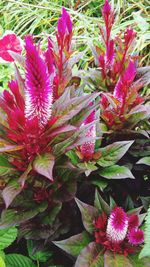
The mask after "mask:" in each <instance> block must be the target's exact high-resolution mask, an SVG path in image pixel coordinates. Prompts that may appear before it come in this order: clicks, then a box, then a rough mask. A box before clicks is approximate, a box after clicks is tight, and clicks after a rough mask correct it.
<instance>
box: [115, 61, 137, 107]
mask: <svg viewBox="0 0 150 267" xmlns="http://www.w3.org/2000/svg"><path fill="white" fill-rule="evenodd" d="M135 75H136V68H135V65H134V63H133V61H131V60H130V62H129V65H128V67H127V69H126V70H125V71H124V73H123V74H122V76H121V77H120V79H119V80H118V82H117V84H116V86H115V89H114V92H113V96H114V97H115V98H117V99H118V100H119V101H120V102H121V103H123V102H124V100H125V97H126V95H127V92H128V89H129V87H130V86H131V84H132V82H133V80H134V78H135Z"/></svg>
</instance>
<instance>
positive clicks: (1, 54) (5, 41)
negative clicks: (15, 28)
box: [0, 31, 23, 62]
mask: <svg viewBox="0 0 150 267" xmlns="http://www.w3.org/2000/svg"><path fill="white" fill-rule="evenodd" d="M22 49H23V47H22V44H21V40H20V38H19V37H17V36H16V34H15V33H14V32H11V31H6V32H5V34H4V35H3V37H2V38H1V39H0V58H2V59H3V60H5V61H8V62H13V61H14V59H13V58H12V56H11V55H10V53H9V51H13V52H15V53H18V54H21V52H22Z"/></svg>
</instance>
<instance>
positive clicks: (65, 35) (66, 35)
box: [56, 8, 72, 51]
mask: <svg viewBox="0 0 150 267" xmlns="http://www.w3.org/2000/svg"><path fill="white" fill-rule="evenodd" d="M56 36H57V42H58V47H59V49H60V50H61V49H63V48H64V46H65V47H66V50H68V51H69V49H70V41H71V37H72V21H71V19H70V16H69V14H68V12H67V11H66V9H65V8H62V15H61V17H60V18H59V20H58V24H57V35H56Z"/></svg>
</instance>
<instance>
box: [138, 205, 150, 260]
mask: <svg viewBox="0 0 150 267" xmlns="http://www.w3.org/2000/svg"><path fill="white" fill-rule="evenodd" d="M144 239H145V243H144V247H143V249H142V250H141V253H140V255H139V259H142V258H144V257H149V256H150V207H149V209H148V211H147V216H146V219H145V238H144Z"/></svg>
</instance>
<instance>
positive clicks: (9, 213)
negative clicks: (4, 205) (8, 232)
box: [0, 202, 47, 229]
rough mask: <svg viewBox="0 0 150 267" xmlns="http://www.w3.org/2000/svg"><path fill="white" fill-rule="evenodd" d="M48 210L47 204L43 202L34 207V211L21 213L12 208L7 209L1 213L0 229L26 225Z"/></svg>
mask: <svg viewBox="0 0 150 267" xmlns="http://www.w3.org/2000/svg"><path fill="white" fill-rule="evenodd" d="M46 208H47V203H46V202H42V203H41V204H36V205H34V206H33V208H32V210H26V211H20V210H17V209H12V208H11V209H5V210H3V211H2V213H1V220H0V229H4V228H7V227H10V226H16V225H19V224H21V223H24V222H26V221H28V220H30V219H32V218H34V217H35V216H36V215H37V214H39V213H41V212H43V211H45V210H46Z"/></svg>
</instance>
